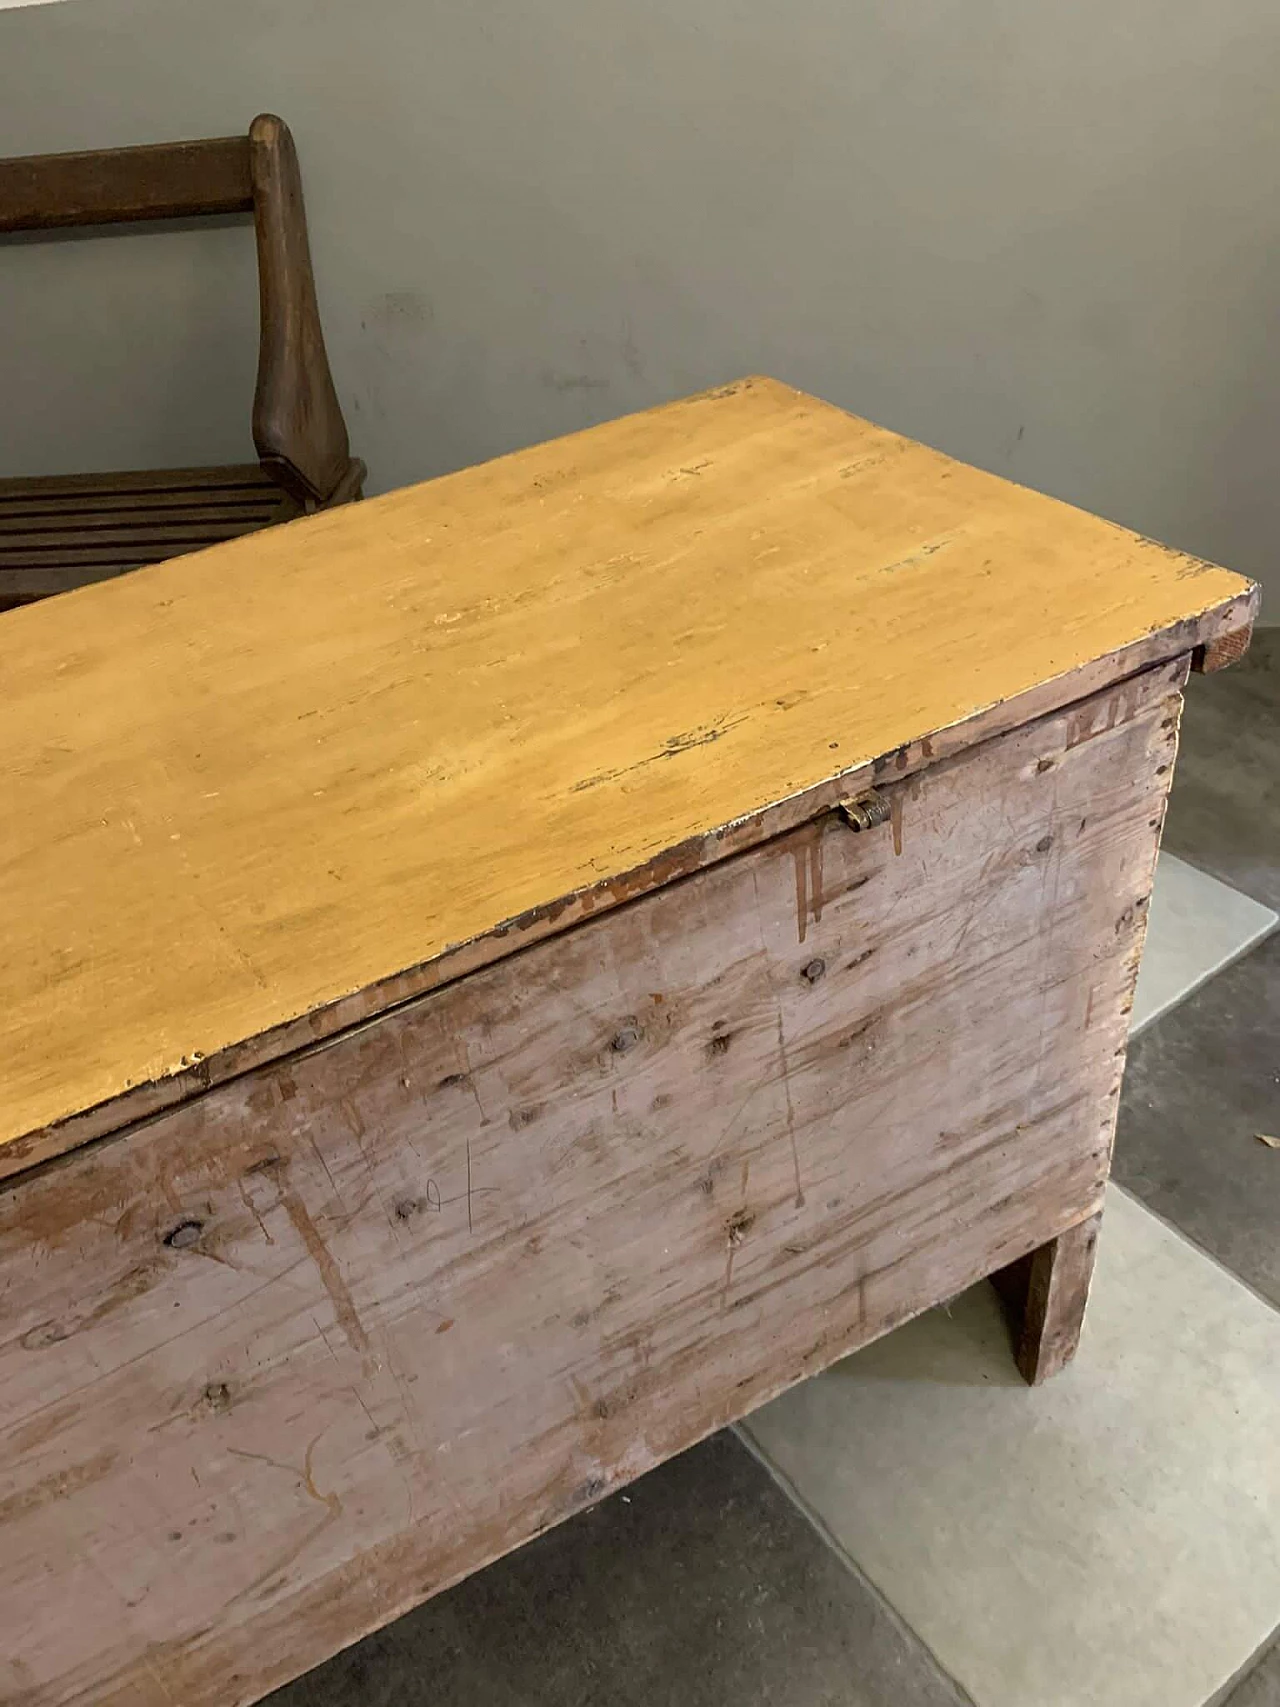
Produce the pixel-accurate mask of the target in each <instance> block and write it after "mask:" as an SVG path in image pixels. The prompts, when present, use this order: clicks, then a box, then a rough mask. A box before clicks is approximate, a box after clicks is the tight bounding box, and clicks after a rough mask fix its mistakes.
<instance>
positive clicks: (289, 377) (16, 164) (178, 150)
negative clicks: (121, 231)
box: [0, 113, 363, 506]
mask: <svg viewBox="0 0 1280 1707" xmlns="http://www.w3.org/2000/svg"><path fill="white" fill-rule="evenodd" d="M249 212H252V214H253V218H254V230H255V233H256V236H257V244H258V289H259V302H260V307H261V319H260V330H259V344H258V384H257V390H256V392H255V394H254V401H253V439H254V444H255V445H256V447H257V450H258V455H259V457H260V458H261V460H262V464H263V467H264V468H265V469H266V470H267V472H268V473H270V474H271V475H272V477H273V478H274V479H275V480H277V481H278V482H279V484H280V485H281V486H283V487H284V488H285V489H286V490H287V491H289V492H291V493H292V494H293V495H294V496H295V497H296V498H298V499H299V500H300V501H301V502H303V503H305V504H307V505H308V506H310V505H323V504H327V503H330V502H332V501H334V499H335V497H337V496H343V495H350V493H349V492H346V491H345V490H344V488H345V487H347V486H349V485H350V483H351V481H352V479H353V477H354V478H355V480H356V483H357V486H358V480H359V473H362V472H363V470H362V468H361V465H359V464H357V463H354V462H353V460H352V457H351V451H350V445H349V443H348V440H347V428H346V423H345V421H344V420H343V417H342V409H341V406H340V405H339V403H338V396H337V393H336V391H335V390H334V386H333V376H332V374H331V373H330V371H329V360H328V357H327V355H326V353H325V347H324V334H323V332H322V330H321V326H320V310H319V306H318V304H317V302H316V289H315V279H314V276H313V274H312V270H311V251H310V246H309V244H308V242H307V222H306V211H305V208H304V206H303V200H302V178H301V174H300V173H299V170H298V156H297V152H296V150H295V149H294V146H293V138H292V136H291V135H290V134H289V127H288V126H287V125H286V124H285V123H284V121H283V119H278V118H276V117H274V116H273V115H272V114H270V113H264V114H261V115H260V116H259V117H258V118H256V119H254V121H253V123H252V124H251V125H250V127H249V133H248V135H247V136H225V137H215V138H211V139H208V140H204V141H199V142H172V143H160V144H157V145H152V146H147V147H142V148H107V149H100V150H95V151H93V152H91V153H85V154H35V155H28V156H26V157H24V158H20V159H15V160H0V232H7V231H49V230H55V229H58V228H63V227H67V226H76V225H114V224H120V223H123V222H132V221H138V220H153V219H186V218H192V217H198V216H201V215H204V214H226V213H249ZM355 471H358V472H355Z"/></svg>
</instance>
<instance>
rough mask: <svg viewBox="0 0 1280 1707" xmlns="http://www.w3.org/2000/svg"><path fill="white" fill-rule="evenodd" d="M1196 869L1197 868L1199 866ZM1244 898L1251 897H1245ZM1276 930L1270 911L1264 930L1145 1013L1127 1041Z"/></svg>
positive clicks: (1277, 921) (1278, 919) (1279, 926)
mask: <svg viewBox="0 0 1280 1707" xmlns="http://www.w3.org/2000/svg"><path fill="white" fill-rule="evenodd" d="M1187 863H1190V862H1189V861H1184V864H1187ZM1196 869H1197V870H1198V869H1199V867H1197V868H1196ZM1210 875H1211V874H1210ZM1217 881H1219V882H1220V881H1221V879H1218V880H1217ZM1235 893H1236V894H1237V895H1243V894H1244V891H1243V890H1242V889H1237V890H1236V891H1235ZM1246 899H1252V897H1246ZM1259 905H1261V902H1259ZM1268 911H1270V909H1268ZM1277 930H1280V913H1272V914H1271V923H1270V924H1269V925H1267V927H1266V928H1265V930H1260V931H1258V933H1257V934H1256V935H1255V936H1251V937H1248V938H1247V939H1246V940H1245V941H1244V942H1242V943H1241V944H1240V946H1239V948H1236V949H1233V950H1232V952H1231V953H1230V954H1229V955H1228V956H1227V958H1226V959H1225V960H1220V961H1219V962H1218V963H1217V965H1216V966H1214V967H1212V968H1211V969H1210V970H1209V971H1208V972H1206V973H1204V974H1203V975H1202V976H1201V977H1199V978H1196V979H1194V980H1193V981H1192V982H1191V983H1190V984H1188V985H1187V987H1186V989H1184V990H1179V992H1178V994H1177V995H1176V996H1174V997H1173V999H1172V1000H1171V1001H1168V1002H1166V1003H1165V1005H1164V1006H1163V1007H1162V1008H1157V1009H1156V1011H1155V1013H1153V1014H1147V1015H1146V1016H1145V1017H1144V1018H1143V1019H1141V1020H1139V1022H1138V1024H1137V1025H1135V1026H1134V1027H1133V1028H1132V1030H1131V1031H1130V1032H1129V1042H1130V1043H1132V1042H1133V1041H1134V1040H1135V1038H1138V1037H1141V1036H1142V1034H1143V1032H1145V1031H1148V1030H1149V1029H1150V1028H1151V1027H1152V1026H1153V1025H1159V1023H1160V1021H1161V1020H1162V1019H1168V1017H1169V1015H1170V1014H1172V1013H1177V1011H1178V1009H1179V1008H1180V1007H1181V1006H1182V1004H1183V1003H1184V1002H1188V1001H1190V999H1191V998H1192V996H1198V995H1199V994H1200V992H1201V990H1207V989H1208V987H1209V985H1210V984H1212V983H1213V981H1214V979H1215V978H1216V977H1218V976H1219V974H1220V973H1223V972H1229V971H1230V969H1231V968H1232V967H1233V966H1237V965H1239V963H1240V962H1241V961H1242V960H1245V959H1247V958H1248V956H1249V955H1251V954H1252V953H1253V951H1254V949H1255V948H1261V946H1262V944H1263V943H1264V942H1266V941H1267V940H1268V939H1269V938H1270V937H1272V936H1274V935H1275V933H1276V931H1277Z"/></svg>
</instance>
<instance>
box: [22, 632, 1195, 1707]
mask: <svg viewBox="0 0 1280 1707" xmlns="http://www.w3.org/2000/svg"><path fill="white" fill-rule="evenodd" d="M1181 678H1182V671H1181V670H1180V669H1174V668H1171V667H1167V666H1164V667H1161V668H1159V669H1157V670H1153V671H1150V672H1148V673H1147V674H1146V675H1144V676H1141V677H1137V678H1134V679H1133V680H1131V681H1129V682H1126V683H1122V684H1121V685H1119V686H1118V687H1115V688H1113V689H1111V690H1109V691H1107V692H1106V693H1103V694H1100V695H1098V696H1096V697H1095V698H1094V699H1092V700H1088V701H1084V702H1082V703H1080V704H1078V705H1076V706H1073V707H1071V708H1069V709H1067V710H1066V711H1064V712H1062V713H1060V714H1057V715H1055V716H1052V717H1049V718H1045V719H1043V720H1042V721H1040V722H1038V723H1035V724H1032V725H1029V726H1028V727H1026V728H1023V729H1020V730H1016V731H1014V732H1013V733H1011V734H1008V735H1005V736H1001V737H1000V738H998V739H996V740H993V741H991V742H988V743H987V744H986V745H984V746H981V747H978V748H975V749H974V750H972V751H971V752H969V753H966V754H964V755H961V756H960V757H958V758H955V759H951V760H947V761H945V762H941V763H938V764H935V765H934V766H933V767H932V768H931V769H929V770H927V771H925V772H924V773H923V774H921V775H918V776H915V777H912V778H909V779H906V780H904V781H902V782H900V783H896V784H895V783H893V782H892V781H891V780H890V781H887V782H886V784H885V792H886V793H887V794H888V795H889V796H890V798H891V801H892V819H891V822H889V823H888V824H885V825H884V826H882V827H881V828H879V829H876V830H872V831H869V832H866V833H863V834H855V833H853V832H852V831H851V830H850V829H849V828H848V827H847V826H846V825H845V824H844V822H843V821H842V820H841V819H839V818H838V817H837V816H835V815H828V816H826V817H824V818H822V819H820V820H818V821H816V822H815V823H813V824H811V825H807V826H805V827H803V828H801V829H800V830H797V831H795V832H793V833H792V834H789V835H787V836H785V837H782V838H779V839H778V840H777V841H775V842H772V843H770V844H767V845H766V846H764V847H762V848H759V849H757V850H756V851H754V852H752V853H750V854H746V855H743V856H742V857H740V858H738V859H736V860H731V861H727V862H725V863H724V864H723V865H721V866H718V867H716V868H713V869H711V870H709V871H706V872H702V873H700V874H698V875H696V876H694V877H690V878H688V879H687V880H685V881H683V882H679V883H675V884H672V885H671V886H670V887H669V888H667V889H665V890H663V891H661V892H659V893H657V894H654V895H650V896H647V897H645V898H644V899H642V900H638V901H636V902H635V903H633V904H631V905H629V906H625V907H622V908H620V909H617V910H615V911H613V912H611V913H609V914H608V915H607V916H603V917H601V918H599V919H597V920H595V921H590V922H588V923H586V924H584V925H582V926H580V927H578V928H576V929H574V930H572V931H569V932H566V933H565V934H563V935H562V936H560V937H558V938H555V939H553V940H550V941H547V942H543V943H540V944H538V945H536V946H534V947H531V948H530V949H528V950H527V951H526V952H524V953H522V954H518V955H515V956H513V957H512V958H510V959H508V960H506V961H504V962H502V963H501V964H499V965H496V966H493V967H491V968H489V969H487V970H485V971H483V972H480V973H477V974H475V975H474V976H471V977H469V978H466V979H464V980H462V981H461V982H459V983H457V984H455V985H453V986H451V987H449V988H447V989H444V990H441V991H438V992H436V993H435V994H433V995H431V996H429V997H426V998H423V999H421V1000H420V1001H418V1002H416V1003H413V1004H411V1005H409V1006H407V1007H406V1008H404V1009H402V1010H400V1011H398V1012H395V1013H392V1014H388V1015H384V1016H383V1017H382V1018H381V1019H379V1020H377V1021H376V1022H374V1023H371V1024H369V1025H368V1026H366V1027H364V1028H363V1029H361V1030H359V1031H356V1032H354V1033H350V1034H348V1035H346V1036H343V1037H341V1038H338V1039H335V1040H333V1041H331V1042H329V1043H327V1044H325V1045H323V1046H320V1047H318V1048H316V1049H314V1050H313V1051H312V1052H310V1053H308V1054H304V1055H301V1056H297V1057H294V1058H292V1059H290V1060H287V1061H284V1062H279V1063H276V1064H274V1065H273V1066H272V1067H270V1068H264V1069H261V1070H259V1071H257V1072H254V1073H250V1074H247V1075H245V1076H244V1077H243V1078H241V1079H239V1080H236V1081H234V1082H232V1083H229V1084H226V1085H223V1086H221V1087H219V1088H218V1089H216V1090H214V1091H212V1092H211V1093H210V1094H208V1095H207V1096H205V1097H203V1098H201V1099H199V1100H198V1101H195V1102H192V1103H189V1104H186V1105H184V1106H182V1107H180V1108H178V1109H176V1110H173V1111H170V1112H169V1113H166V1114H164V1115H162V1116H160V1117H158V1118H157V1119H155V1120H154V1121H153V1122H151V1123H150V1124H147V1125H143V1126H141V1127H138V1128H136V1129H134V1130H133V1131H131V1132H130V1133H127V1134H125V1135H122V1136H120V1137H118V1138H116V1139H113V1140H109V1141H106V1142H104V1143H103V1144H101V1145H99V1146H97V1147H95V1148H91V1149H88V1150H86V1151H84V1152H82V1153H80V1154H79V1155H76V1156H71V1157H68V1158H67V1159H66V1160H65V1161H62V1162H60V1163H57V1164H55V1165H53V1166H51V1167H49V1168H48V1169H46V1170H44V1171H42V1172H39V1173H37V1174H35V1175H32V1176H30V1177H29V1178H27V1179H25V1180H23V1179H19V1180H18V1181H17V1182H15V1183H14V1184H13V1185H12V1186H11V1188H10V1189H9V1190H8V1191H7V1192H6V1193H5V1194H4V1195H3V1196H0V1295H2V1296H3V1300H4V1302H3V1311H4V1333H3V1336H2V1340H3V1343H2V1344H0V1696H3V1698H4V1699H5V1700H6V1701H12V1702H15V1703H22V1704H24V1707H36V1704H39V1707H45V1704H47V1703H49V1704H51V1703H57V1704H59V1707H61V1704H63V1703H72V1702H74V1703H83V1704H88V1703H93V1704H94V1707H107V1704H110V1707H125V1704H126V1703H127V1704H128V1707H152V1704H153V1703H154V1704H155V1707H164V1704H166V1703H168V1702H169V1701H171V1700H174V1699H178V1700H181V1701H183V1702H184V1703H185V1704H187V1707H203V1704H205V1703H208V1704H209V1707H215V1704H216V1707H229V1704H231V1703H239V1702H247V1701H251V1700H254V1699H256V1698H257V1697H258V1696H259V1695H261V1694H262V1693H264V1692H265V1691H266V1690H267V1689H269V1688H271V1687H272V1686H274V1685H275V1684H278V1683H280V1682H282V1681H284V1680H285V1679H286V1678H288V1677H291V1676H294V1675H296V1674H297V1673H298V1672H300V1671H302V1670H305V1669H306V1668H308V1667H309V1666H311V1665H314V1664H315V1663H317V1662H318V1661H319V1660H321V1659H322V1658H324V1657H325V1656H326V1655H327V1654H328V1653H330V1652H332V1651H334V1650H335V1649H336V1648H338V1647H340V1646H342V1645H344V1644H345V1643H347V1642H350V1641H352V1640H354V1639H355V1638H356V1637H358V1636H359V1635H361V1634H362V1633H364V1632H365V1631H367V1630H369V1629H370V1628H372V1627H374V1626H376V1625H378V1624H381V1623H384V1622H386V1621H387V1620H388V1619H390V1618H392V1617H393V1616H395V1615H396V1614H397V1613H398V1612H400V1611H402V1610H404V1609H405V1608H407V1607H408V1606H410V1605H412V1604H413V1603H415V1602H417V1601H420V1600H422V1599H423V1598H425V1597H426V1596H428V1595H430V1594H431V1593H433V1592H435V1591H436V1590H438V1589H440V1588H442V1587H443V1586H445V1585H446V1584H447V1583H449V1582H450V1581H453V1580H455V1579H456V1578H458V1577H459V1576H461V1575H464V1574H466V1573H467V1572H469V1571H471V1570H473V1569H475V1568H477V1567H478V1566H480V1565H482V1564H483V1563H485V1562H487V1561H488V1560H490V1559H492V1558H494V1557H496V1556H497V1555H499V1554H501V1553H502V1552H504V1551H506V1550H508V1549H509V1548H511V1547H513V1546H515V1545H517V1544H519V1543H520V1542H521V1541H523V1540H525V1539H527V1538H529V1537H530V1536H531V1535H533V1534H534V1533H536V1532H537V1531H539V1530H540V1529H542V1528H545V1527H546V1526H548V1525H550V1524H552V1523H555V1522H557V1521H559V1520H560V1519H562V1518H564V1517H566V1516H568V1515H569V1514H570V1513H572V1512H573V1511H575V1510H577V1509H579V1508H580V1507H581V1506H583V1505H584V1504H587V1503H589V1502H591V1501H592V1500H595V1499H596V1498H598V1497H600V1496H601V1495H602V1494H604V1493H606V1492H608V1491H609V1490H610V1489H612V1488H614V1487H617V1486H618V1485H620V1484H621V1483H623V1482H625V1481H626V1480H628V1479H629V1478H631V1477H633V1476H635V1475H638V1474H640V1473H641V1472H643V1471H644V1470H645V1469H647V1468H649V1467H650V1466H652V1465H654V1464H656V1463H658V1462H660V1461H661V1460H662V1459H663V1458H665V1457H667V1456H669V1455H670V1454H672V1453H674V1452H676V1451H678V1450H680V1449H682V1448H683V1447H685V1446H687V1445H689V1444H690V1443H692V1442H693V1441H694V1440H696V1439H697V1438H699V1437H700V1436H702V1435H704V1434H706V1433H707V1432H708V1431H710V1430H712V1429H714V1428H716V1427H719V1426H721V1425H723V1424H724V1423H726V1422H728V1421H729V1420H731V1419H732V1418H735V1417H737V1416H740V1415H742V1414H743V1413H744V1412H746V1411H748V1410H750V1409H751V1408H752V1407H753V1406H755V1405H757V1404H759V1403H761V1402H762V1401H763V1400H764V1399H766V1398H767V1397H769V1396H770V1395H772V1394H774V1393H776V1392H777V1391H779V1390H780V1389H781V1388H783V1387H785V1386H787V1385H788V1384H789V1383H791V1382H793V1381H795V1380H797V1379H799V1378H800V1377H801V1376H803V1375H806V1374H810V1373H813V1372H815V1371H817V1370H819V1369H821V1368H822V1367H824V1366H825V1365H826V1364H828V1363H830V1362H831V1361H832V1360H833V1359H835V1358H837V1357H839V1356H841V1355H842V1354H844V1353H845V1352H847V1351H849V1350H851V1349H853V1348H855V1347H857V1346H859V1345H861V1344H864V1343H865V1342H866V1341H868V1340H870V1339H872V1338H874V1337H875V1336H876V1335H878V1334H881V1333H883V1332H885V1331H886V1330H887V1329H889V1328H891V1327H893V1326H894V1325H895V1324H896V1323H899V1322H901V1321H903V1320H905V1319H906V1318H908V1317H909V1316H911V1315H913V1314H915V1313H916V1312H918V1311H920V1310H922V1309H925V1308H927V1307H929V1306H930V1305H932V1304H935V1303H937V1302H939V1301H940V1300H942V1299H945V1298H947V1297H949V1296H951V1295H953V1294H954V1293H955V1292H957V1291H958V1290H960V1289H961V1288H962V1287H964V1286H966V1285H967V1284H969V1283H970V1282H972V1281H973V1280H975V1279H976V1278H978V1277H980V1276H982V1275H984V1274H987V1273H989V1272H991V1271H992V1270H993V1269H995V1268H997V1267H998V1266H1000V1265H1002V1264H1005V1263H1008V1262H1010V1261H1012V1260H1013V1259H1015V1258H1017V1257H1018V1256H1020V1255H1021V1254H1023V1253H1024V1252H1026V1251H1028V1250H1029V1249H1031V1248H1032V1247H1033V1246H1036V1245H1038V1244H1040V1243H1042V1242H1043V1241H1045V1240H1046V1239H1048V1238H1051V1237H1053V1236H1054V1235H1055V1234H1057V1233H1058V1232H1060V1231H1062V1230H1063V1229H1064V1228H1066V1227H1068V1226H1071V1225H1073V1224H1074V1223H1075V1222H1077V1221H1079V1220H1081V1219H1082V1218H1084V1217H1085V1216H1087V1215H1089V1214H1091V1213H1092V1212H1093V1211H1094V1210H1095V1209H1096V1208H1097V1207H1098V1205H1099V1202H1100V1196H1101V1191H1102V1187H1103V1183H1104V1181H1105V1177H1106V1173H1107V1167H1108V1161H1109V1150H1110V1141H1111V1133H1112V1126H1113V1121H1114V1113H1115V1103H1116V1096H1117V1092H1118V1087H1119V1080H1120V1073H1121V1068H1122V1061H1123V1050H1124V1041H1125V1035H1126V1028H1127V1014H1128V1009H1129V1005H1130V1003H1131V1000H1132V991H1133V984H1134V979H1135V977H1136V970H1137V963H1138V956H1139V953H1140V948H1141V939H1142V933H1143V928H1144V924H1145V917H1146V905H1147V897H1148V894H1149V891H1150V883H1151V874H1152V866H1153V861H1154V855H1155V848H1156V842H1157V837H1158V826H1159V822H1160V818H1161V815H1162V812H1163V802H1164V795H1165V792H1166V786H1167V783H1168V780H1169V778H1168V770H1169V766H1170V764H1171V762H1172V756H1173V750H1174V745H1175V741H1176V729H1177V711H1178V705H1179V694H1178V689H1179V685H1180V682H1181Z"/></svg>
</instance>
